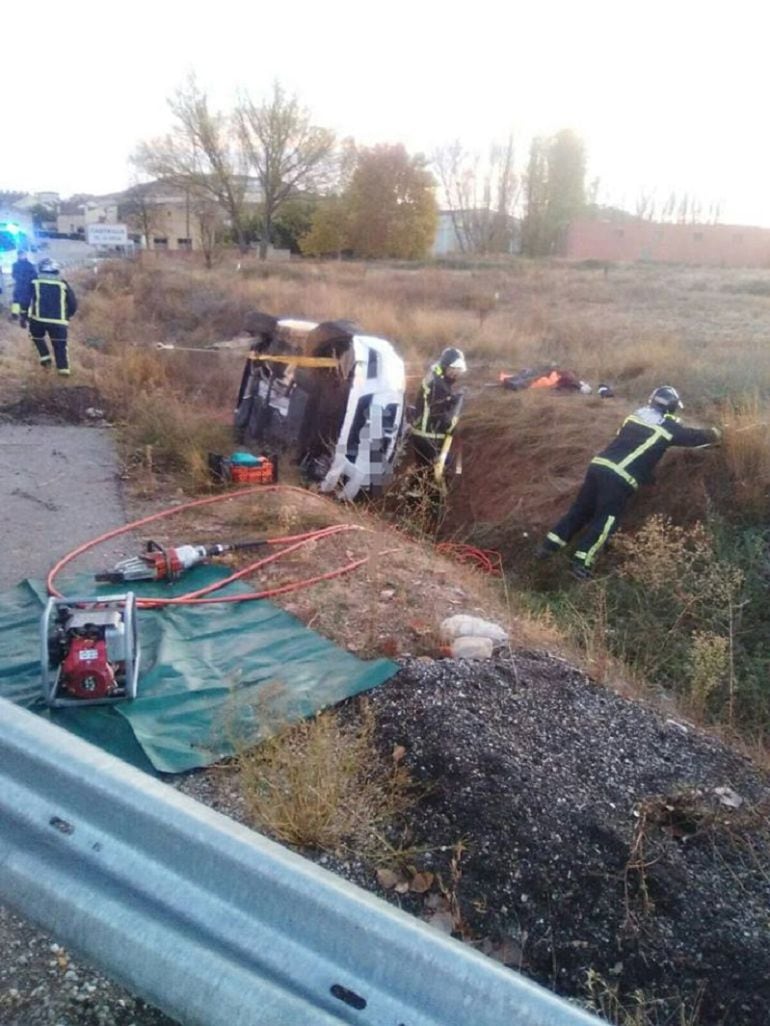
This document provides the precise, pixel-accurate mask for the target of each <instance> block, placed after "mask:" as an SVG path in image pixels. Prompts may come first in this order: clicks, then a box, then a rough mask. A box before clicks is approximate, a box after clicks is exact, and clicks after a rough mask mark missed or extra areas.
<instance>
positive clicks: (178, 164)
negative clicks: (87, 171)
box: [132, 74, 248, 252]
mask: <svg viewBox="0 0 770 1026" xmlns="http://www.w3.org/2000/svg"><path fill="white" fill-rule="evenodd" d="M169 106H170V107H171V111H172V113H173V115H174V117H175V119H176V123H175V125H174V128H173V130H172V131H171V132H170V133H169V134H168V135H166V136H165V137H164V138H162V139H155V140H152V141H151V142H144V143H141V144H140V145H139V148H138V149H137V151H136V153H135V154H134V156H133V158H132V161H133V163H134V164H135V165H136V166H137V167H138V168H140V169H141V170H142V171H144V172H145V173H147V174H149V175H151V176H152V177H154V178H159V179H161V180H163V181H166V182H169V183H170V184H172V185H176V186H179V187H180V188H183V189H186V190H190V192H191V193H193V192H194V194H195V196H197V197H202V196H207V197H209V198H210V199H211V200H212V201H213V202H214V203H216V204H218V205H219V206H220V207H221V208H222V210H223V211H224V213H225V214H226V215H227V217H228V218H229V220H230V224H231V225H232V229H233V232H234V234H235V237H236V238H237V240H238V245H239V247H240V249H241V252H244V251H245V249H246V233H245V221H246V213H247V211H246V206H247V185H248V179H247V176H246V161H245V157H244V153H243V151H242V149H241V146H240V145H239V144H240V134H239V132H238V131H237V130H236V122H235V119H234V117H233V116H232V115H226V114H221V113H214V112H212V111H211V110H210V109H209V103H208V97H207V95H206V93H205V92H203V91H202V90H201V88H200V87H199V85H198V83H197V80H196V78H195V76H194V75H193V74H191V75H190V76H189V77H188V79H187V82H186V83H185V85H184V86H183V87H182V88H181V89H178V90H177V92H176V94H175V95H174V97H173V99H171V100H169Z"/></svg>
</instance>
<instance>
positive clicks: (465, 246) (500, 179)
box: [432, 136, 519, 253]
mask: <svg viewBox="0 0 770 1026" xmlns="http://www.w3.org/2000/svg"><path fill="white" fill-rule="evenodd" d="M432 163H433V165H434V167H435V168H436V171H437V173H438V178H439V181H440V183H441V188H442V191H443V193H444V197H445V200H446V203H447V204H448V207H449V214H450V217H451V219H452V226H453V229H454V233H455V237H456V239H457V243H458V246H459V247H460V251H461V252H462V253H469V252H472V253H492V252H501V251H506V250H507V249H509V247H510V240H511V219H512V216H513V210H514V208H515V205H516V202H517V200H518V196H519V180H518V177H517V175H516V172H515V168H514V149H513V136H509V137H508V140H507V142H506V143H504V144H503V145H499V144H497V143H493V144H492V145H491V146H490V149H489V154H488V158H487V159H486V160H485V161H484V160H482V158H481V156H480V154H478V153H473V152H471V151H469V150H465V149H464V148H463V146H462V144H461V143H460V141H459V140H455V141H454V142H453V143H450V144H449V145H447V146H442V147H440V148H439V149H437V150H436V151H435V152H434V154H433V158H432Z"/></svg>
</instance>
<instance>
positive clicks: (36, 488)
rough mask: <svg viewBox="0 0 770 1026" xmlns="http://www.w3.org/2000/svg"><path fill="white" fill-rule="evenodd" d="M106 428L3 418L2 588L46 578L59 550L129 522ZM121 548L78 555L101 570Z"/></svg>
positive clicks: (0, 445) (0, 436)
mask: <svg viewBox="0 0 770 1026" xmlns="http://www.w3.org/2000/svg"><path fill="white" fill-rule="evenodd" d="M119 484H120V482H119V479H118V474H117V459H116V456H115V449H114V445H113V441H112V437H111V434H110V431H109V430H108V429H106V428H86V427H76V426H49V425H46V426H43V425H30V424H0V510H2V513H1V514H0V516H1V517H2V526H3V549H4V551H3V558H2V560H0V590H2V589H5V588H9V587H12V586H13V585H14V584H17V583H18V582H19V581H20V580H22V579H23V578H25V577H37V578H43V577H45V575H46V572H47V571H48V569H49V567H50V566H52V565H53V563H54V562H55V561H56V559H58V558H59V557H60V556H63V555H64V554H65V553H66V552H68V551H69V550H70V549H72V548H74V547H75V546H76V545H79V544H80V543H81V542H85V541H88V540H89V539H90V538H94V537H96V536H97V535H99V534H102V533H103V532H104V531H107V530H109V529H110V528H112V527H118V526H119V525H120V524H123V523H125V515H124V510H123V503H122V501H121V496H120V488H119ZM114 551H115V547H114V546H113V547H112V549H110V548H108V549H106V550H105V551H103V550H102V549H101V548H100V549H99V550H98V551H97V552H95V553H93V554H90V553H89V554H87V555H86V556H85V557H83V558H82V559H79V560H78V563H77V567H78V568H81V567H82V568H84V569H95V568H97V567H98V566H100V565H101V564H102V563H103V562H104V561H105V557H107V558H108V559H109V560H110V561H111V560H112V554H114Z"/></svg>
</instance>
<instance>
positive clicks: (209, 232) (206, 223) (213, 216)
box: [190, 189, 224, 269]
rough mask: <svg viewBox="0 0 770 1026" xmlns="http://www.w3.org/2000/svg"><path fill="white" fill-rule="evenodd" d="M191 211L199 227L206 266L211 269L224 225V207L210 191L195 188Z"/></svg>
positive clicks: (191, 198) (192, 194) (192, 193)
mask: <svg viewBox="0 0 770 1026" xmlns="http://www.w3.org/2000/svg"><path fill="white" fill-rule="evenodd" d="M190 212H191V215H192V216H193V217H194V219H195V223H196V225H197V227H198V235H199V237H200V241H201V250H202V252H203V259H204V260H205V262H206V267H207V268H209V269H210V268H211V265H212V262H213V257H214V250H215V248H216V244H217V242H218V240H219V236H220V234H221V232H222V229H223V227H224V216H223V211H222V207H221V205H220V204H219V203H218V202H217V201H216V199H214V197H213V196H212V195H211V193H210V192H207V191H206V190H204V189H193V190H192V191H191V193H190Z"/></svg>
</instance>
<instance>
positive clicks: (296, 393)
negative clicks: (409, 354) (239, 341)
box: [235, 312, 406, 499]
mask: <svg viewBox="0 0 770 1026" xmlns="http://www.w3.org/2000/svg"><path fill="white" fill-rule="evenodd" d="M246 330H247V331H248V332H249V334H251V335H252V336H253V337H254V343H253V345H252V348H251V351H250V353H249V358H248V360H247V362H246V366H245V368H244V371H243V376H242V378H241V386H240V389H239V392H238V400H237V404H236V410H235V432H236V439H237V441H238V442H239V443H240V444H245V445H253V446H257V447H260V448H261V449H266V448H270V449H273V450H276V451H279V452H284V453H286V454H288V455H290V456H291V457H292V458H293V460H294V462H295V463H297V464H299V466H300V468H301V471H302V474H303V476H304V477H305V479H306V480H307V481H309V482H314V483H316V484H317V485H318V487H319V489H320V490H321V491H322V492H328V493H332V494H335V495H336V496H337V497H339V498H341V499H354V498H355V497H356V496H357V495H359V493H361V492H362V491H364V492H368V493H370V494H377V493H378V492H379V491H380V490H381V489H382V488H383V487H384V486H385V485H387V484H388V482H389V481H390V479H391V477H392V474H393V465H394V462H395V459H396V453H397V449H398V441H399V438H400V435H401V432H402V429H403V425H404V393H405V387H406V380H405V377H406V376H405V370H404V362H403V360H402V359H401V357H400V356H399V355H398V354H397V353H396V351H395V349H394V348H393V346H392V345H391V343H390V342H387V341H386V340H385V339H381V338H376V337H374V336H372V335H367V334H365V333H364V332H362V331H361V329H360V328H358V327H357V326H356V325H355V324H352V323H351V322H350V321H324V322H322V323H320V324H319V323H316V322H314V321H305V320H294V319H291V318H284V319H282V320H278V319H276V318H273V317H270V316H269V315H267V314H263V313H257V312H255V313H253V314H251V315H249V317H248V318H247V320H246ZM270 357H276V358H277V359H274V360H273V359H270ZM292 358H294V359H292ZM308 358H309V359H308ZM316 361H318V362H317V363H316ZM321 361H323V363H322V362H321Z"/></svg>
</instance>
